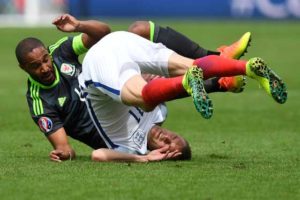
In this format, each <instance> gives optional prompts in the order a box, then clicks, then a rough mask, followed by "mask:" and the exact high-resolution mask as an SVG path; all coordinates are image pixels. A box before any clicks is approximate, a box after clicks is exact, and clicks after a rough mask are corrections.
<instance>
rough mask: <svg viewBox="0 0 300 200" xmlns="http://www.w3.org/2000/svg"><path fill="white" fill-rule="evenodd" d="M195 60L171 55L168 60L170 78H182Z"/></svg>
mask: <svg viewBox="0 0 300 200" xmlns="http://www.w3.org/2000/svg"><path fill="white" fill-rule="evenodd" d="M193 62H194V60H193V59H190V58H187V57H184V56H181V55H179V54H177V53H173V54H171V56H170V57H169V60H168V70H169V74H170V77H174V76H182V75H184V74H185V72H186V71H187V70H188V69H189V68H190V67H191V66H192V65H193Z"/></svg>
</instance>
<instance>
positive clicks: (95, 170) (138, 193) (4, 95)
mask: <svg viewBox="0 0 300 200" xmlns="http://www.w3.org/2000/svg"><path fill="white" fill-rule="evenodd" d="M111 23H112V26H113V28H114V30H120V29H125V28H126V27H127V25H129V22H127V21H124V22H119V23H117V22H116V21H112V22H111ZM161 24H163V25H169V26H171V27H173V28H175V29H177V30H179V31H181V32H183V33H186V35H188V36H189V37H191V38H192V39H194V40H195V41H197V42H199V43H200V44H201V45H202V46H204V47H207V48H211V49H215V48H217V47H218V46H219V45H220V44H229V43H231V42H233V41H234V40H236V39H237V38H238V37H239V36H240V35H241V34H242V33H243V32H245V31H251V32H252V33H253V41H252V46H251V48H250V49H249V53H248V54H247V55H246V57H245V58H250V57H253V56H261V57H263V58H264V59H265V60H266V61H267V62H268V63H269V64H270V66H271V67H272V68H273V69H274V70H275V71H276V72H278V74H280V75H281V76H282V77H283V79H284V80H285V81H286V83H287V86H288V90H289V98H288V101H287V103H286V104H284V105H279V104H276V103H275V102H274V101H273V100H272V99H271V98H270V97H268V96H266V95H265V94H264V92H263V90H262V89H259V88H258V86H257V85H256V84H255V83H254V82H253V81H251V80H248V85H247V86H248V87H247V88H246V90H245V92H244V93H242V94H223V93H220V94H212V95H211V98H212V100H213V103H214V116H213V117H212V119H211V120H205V119H202V118H201V116H200V115H199V114H198V113H196V111H195V109H194V107H193V105H192V101H191V99H190V98H189V99H184V100H179V101H176V102H171V103H168V107H169V117H168V120H167V122H166V123H165V125H164V126H165V127H167V128H169V129H171V130H173V131H175V132H178V133H180V134H182V135H183V136H184V137H186V138H187V140H189V141H190V144H191V146H192V150H193V159H192V161H189V162H159V163H149V164H127V163H101V164H100V163H94V162H91V161H90V158H89V156H90V152H91V149H89V148H88V147H86V146H84V145H82V144H80V143H78V142H75V141H72V145H73V146H74V147H75V149H76V152H77V154H78V158H77V159H76V160H74V161H72V162H64V163H61V164H58V163H53V162H50V161H49V160H48V153H49V152H50V150H51V146H50V144H48V142H47V140H46V139H45V138H44V136H43V135H42V134H41V133H40V132H39V130H38V128H37V127H36V126H35V125H34V124H33V122H32V120H31V118H30V115H29V112H28V108H27V103H26V99H25V96H24V94H25V92H26V75H25V73H23V72H22V71H21V70H20V69H19V68H18V66H17V62H16V60H15V57H14V48H15V45H16V43H17V42H18V41H19V40H20V39H22V38H24V37H27V36H35V37H39V38H41V39H42V40H43V41H45V43H47V44H50V43H51V42H54V41H56V39H58V38H60V37H62V36H63V35H64V34H62V33H59V32H58V31H56V29H55V28H51V29H50V28H38V29H14V28H1V29H0V32H1V39H0V41H1V42H0V59H1V72H0V97H1V99H0V112H1V115H0V196H1V199H5V200H6V199H272V200H273V199H300V129H299V119H300V111H299V106H300V104H299V99H300V90H299V86H300V81H299V74H300V66H299V65H300V57H299V47H300V40H299V35H300V27H299V22H264V21H260V22H239V21H221V22H213V21H211V22H206V21H200V22H197V21H194V22H188V21H179V22H178V21H176V22H175V21H161Z"/></svg>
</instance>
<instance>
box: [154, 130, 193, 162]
mask: <svg viewBox="0 0 300 200" xmlns="http://www.w3.org/2000/svg"><path fill="white" fill-rule="evenodd" d="M165 145H169V146H170V151H174V150H178V151H179V152H181V155H180V156H178V157H176V158H174V159H175V160H190V159H191V157H192V151H191V148H190V145H189V143H188V142H187V141H186V140H185V139H184V138H183V137H181V136H179V135H177V134H175V133H173V132H171V131H169V130H167V129H163V128H161V127H160V126H154V127H152V129H151V130H150V132H149V136H148V148H149V150H154V149H158V148H162V147H164V146H165Z"/></svg>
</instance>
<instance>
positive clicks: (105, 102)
mask: <svg viewBox="0 0 300 200" xmlns="http://www.w3.org/2000/svg"><path fill="white" fill-rule="evenodd" d="M172 53H173V51H172V50H170V49H168V48H166V47H165V46H164V45H162V44H154V43H152V42H150V41H148V40H146V39H144V38H142V37H140V36H137V35H135V34H132V33H129V32H114V33H111V34H109V35H107V36H105V37H104V38H102V39H101V40H100V41H99V42H98V43H97V44H95V45H94V46H93V47H92V48H91V49H90V50H89V51H88V53H87V54H86V56H85V58H84V61H83V71H82V73H81V74H80V76H79V84H80V86H81V88H82V89H83V92H84V93H85V94H86V97H87V105H88V108H89V112H90V115H91V116H92V120H93V121H94V124H95V125H96V127H97V129H98V131H99V133H100V135H101V136H102V138H103V139H104V141H105V142H106V144H107V146H108V147H109V148H113V149H115V150H119V151H123V152H128V153H137V154H145V153H146V152H147V136H148V132H149V131H150V129H151V128H152V127H153V126H154V124H156V123H160V122H163V121H164V120H165V118H166V114H167V110H166V108H165V107H164V106H158V107H157V108H156V109H155V110H154V111H152V112H143V111H142V110H141V109H139V108H137V107H133V106H127V105H124V104H123V103H122V102H121V97H120V94H121V89H122V87H123V85H124V83H125V82H126V81H127V80H128V79H130V78H131V77H133V76H135V75H137V74H141V73H151V74H157V75H161V76H165V77H168V76H169V73H168V60H169V57H170V55H171V54H172Z"/></svg>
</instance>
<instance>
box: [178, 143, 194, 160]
mask: <svg viewBox="0 0 300 200" xmlns="http://www.w3.org/2000/svg"><path fill="white" fill-rule="evenodd" d="M184 142H185V145H184V146H183V148H182V151H181V153H182V154H181V155H180V156H179V157H178V160H191V159H192V150H191V147H190V144H189V143H188V141H187V140H185V139H184Z"/></svg>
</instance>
